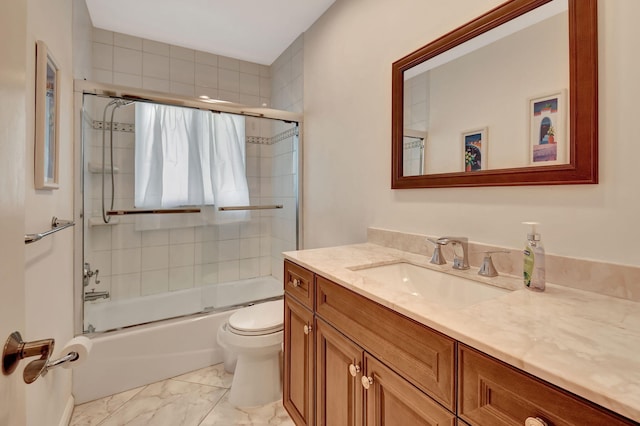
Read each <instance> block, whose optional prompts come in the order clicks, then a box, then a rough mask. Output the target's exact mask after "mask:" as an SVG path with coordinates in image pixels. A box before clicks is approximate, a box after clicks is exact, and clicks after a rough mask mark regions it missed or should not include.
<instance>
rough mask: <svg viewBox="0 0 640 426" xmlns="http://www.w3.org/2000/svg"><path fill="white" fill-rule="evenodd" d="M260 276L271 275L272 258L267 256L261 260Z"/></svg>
mask: <svg viewBox="0 0 640 426" xmlns="http://www.w3.org/2000/svg"><path fill="white" fill-rule="evenodd" d="M260 275H261V276H265V275H271V257H269V256H265V257H261V258H260Z"/></svg>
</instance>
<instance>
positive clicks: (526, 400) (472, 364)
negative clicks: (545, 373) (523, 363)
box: [458, 344, 637, 426]
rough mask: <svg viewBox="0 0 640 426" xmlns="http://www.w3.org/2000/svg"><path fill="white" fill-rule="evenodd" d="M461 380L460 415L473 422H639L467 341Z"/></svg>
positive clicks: (499, 425)
mask: <svg viewBox="0 0 640 426" xmlns="http://www.w3.org/2000/svg"><path fill="white" fill-rule="evenodd" d="M458 382H459V384H458V392H459V395H458V416H459V417H460V418H461V419H463V420H464V421H466V422H467V423H469V424H470V425H472V426H485V425H486V426H521V425H524V424H525V421H526V419H527V418H528V417H533V418H536V417H537V418H539V419H541V420H542V421H544V422H545V424H546V425H547V426H590V425H591V426H601V425H602V426H604V425H606V426H618V425H634V424H637V423H634V422H631V421H629V420H627V419H624V418H622V417H619V416H618V415H616V414H614V413H611V412H608V411H606V410H605V409H603V408H602V407H598V406H596V405H594V404H592V403H590V402H588V401H586V400H584V399H582V398H579V397H577V396H575V395H573V394H571V393H569V392H566V391H564V390H562V389H560V388H557V387H555V386H553V385H551V384H549V383H546V382H543V381H542V380H540V379H537V378H535V377H533V376H531V375H529V374H527V373H525V372H523V371H520V370H517V369H515V368H513V367H511V366H509V365H507V364H505V363H503V362H501V361H498V360H496V359H494V358H491V357H489V356H488V355H486V354H483V353H482V352H479V351H477V350H475V349H473V348H470V347H469V346H466V345H463V344H459V345H458Z"/></svg>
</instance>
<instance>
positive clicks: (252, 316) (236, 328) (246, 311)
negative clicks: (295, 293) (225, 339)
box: [228, 300, 284, 336]
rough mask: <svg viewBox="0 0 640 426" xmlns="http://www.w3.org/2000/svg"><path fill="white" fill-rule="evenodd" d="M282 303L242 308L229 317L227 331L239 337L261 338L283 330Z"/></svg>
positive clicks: (279, 301)
mask: <svg viewBox="0 0 640 426" xmlns="http://www.w3.org/2000/svg"><path fill="white" fill-rule="evenodd" d="M283 312H284V301H283V300H274V301H272V302H265V303H259V304H256V305H253V306H249V307H246V308H242V309H240V310H239V311H237V312H235V313H234V314H233V315H231V316H230V317H229V322H228V331H229V332H231V333H233V334H237V335H240V336H263V335H267V334H273V333H277V332H280V331H281V330H283V328H284V324H283V323H284V318H283Z"/></svg>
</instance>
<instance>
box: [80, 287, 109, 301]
mask: <svg viewBox="0 0 640 426" xmlns="http://www.w3.org/2000/svg"><path fill="white" fill-rule="evenodd" d="M109 297H110V295H109V292H108V291H96V289H95V288H94V289H93V290H91V291H85V292H84V301H85V302H92V301H94V300H98V299H108V298H109Z"/></svg>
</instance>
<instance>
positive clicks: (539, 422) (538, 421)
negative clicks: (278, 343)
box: [524, 417, 548, 426]
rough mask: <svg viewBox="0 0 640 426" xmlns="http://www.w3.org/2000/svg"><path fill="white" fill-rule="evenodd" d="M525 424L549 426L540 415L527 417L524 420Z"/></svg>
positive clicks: (528, 425) (525, 425) (529, 425)
mask: <svg viewBox="0 0 640 426" xmlns="http://www.w3.org/2000/svg"><path fill="white" fill-rule="evenodd" d="M524 426H548V425H547V422H545V421H544V420H542V419H541V418H540V417H527V419H526V420H525V421H524Z"/></svg>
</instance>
